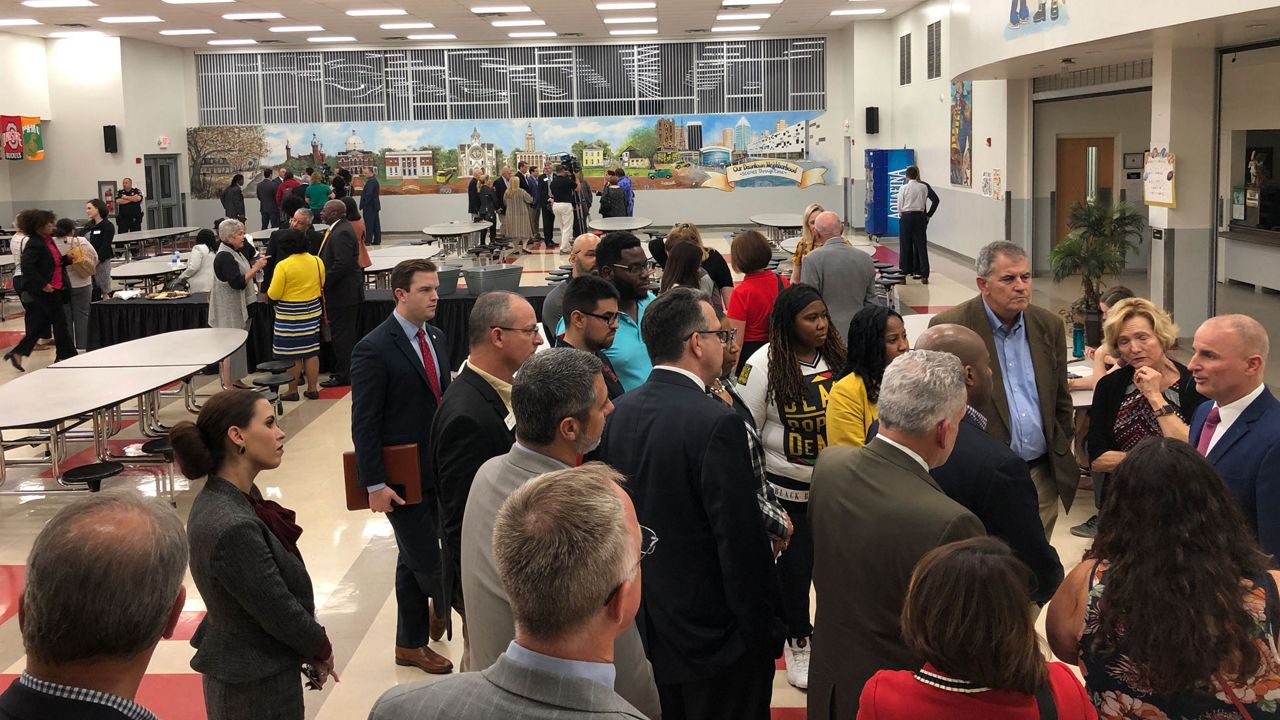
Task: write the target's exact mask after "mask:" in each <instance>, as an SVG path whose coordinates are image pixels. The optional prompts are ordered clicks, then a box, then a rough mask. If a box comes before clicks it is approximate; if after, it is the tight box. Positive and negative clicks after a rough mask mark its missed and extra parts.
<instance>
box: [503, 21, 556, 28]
mask: <svg viewBox="0 0 1280 720" xmlns="http://www.w3.org/2000/svg"><path fill="white" fill-rule="evenodd" d="M492 24H493V26H494V27H537V26H539V25H546V24H547V21H546V20H494V21H493V23H492Z"/></svg>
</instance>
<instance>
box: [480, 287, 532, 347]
mask: <svg viewBox="0 0 1280 720" xmlns="http://www.w3.org/2000/svg"><path fill="white" fill-rule="evenodd" d="M523 299H524V298H521V297H520V296H519V295H517V294H515V293H513V292H508V291H506V290H494V291H492V292H487V293H485V294H483V295H481V296H480V297H478V298H476V304H475V305H473V306H472V307H471V314H470V315H468V316H467V345H468V346H469V347H476V346H478V345H483V344H484V343H485V341H486V340H487V338H488V337H489V331H490V330H492V329H493V328H496V327H511V317H512V315H513V314H514V313H513V312H512V303H514V302H515V301H516V300H523Z"/></svg>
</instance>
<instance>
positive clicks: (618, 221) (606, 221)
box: [587, 216, 653, 232]
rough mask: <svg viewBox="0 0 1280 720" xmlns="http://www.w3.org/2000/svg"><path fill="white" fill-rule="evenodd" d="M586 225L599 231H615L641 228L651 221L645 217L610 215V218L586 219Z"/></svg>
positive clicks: (647, 225) (651, 222)
mask: <svg viewBox="0 0 1280 720" xmlns="http://www.w3.org/2000/svg"><path fill="white" fill-rule="evenodd" d="M587 224H588V225H590V226H591V229H592V230H599V231H600V232H616V231H624V230H625V231H635V230H643V229H645V228H647V227H649V226H650V225H652V224H653V221H652V220H650V219H649V218H647V217H639V216H637V217H611V218H593V219H592V220H590V221H588V223H587Z"/></svg>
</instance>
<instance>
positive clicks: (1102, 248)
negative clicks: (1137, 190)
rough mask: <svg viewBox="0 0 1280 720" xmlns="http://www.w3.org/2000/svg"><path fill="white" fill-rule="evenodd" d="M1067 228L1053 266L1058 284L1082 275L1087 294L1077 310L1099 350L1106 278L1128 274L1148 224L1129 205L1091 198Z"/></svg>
mask: <svg viewBox="0 0 1280 720" xmlns="http://www.w3.org/2000/svg"><path fill="white" fill-rule="evenodd" d="M1067 227H1068V228H1070V230H1071V232H1069V233H1068V234H1067V236H1066V237H1065V238H1063V239H1062V241H1061V242H1059V243H1058V244H1057V246H1056V247H1054V248H1053V250H1052V251H1050V253H1049V267H1050V269H1052V271H1053V279H1054V281H1055V282H1062V281H1063V280H1066V279H1067V278H1069V277H1071V276H1072V275H1077V274H1078V275H1079V276H1080V286H1081V289H1082V290H1083V291H1084V295H1083V296H1082V297H1081V298H1080V300H1079V301H1078V302H1077V304H1076V305H1075V306H1073V309H1074V308H1078V309H1080V310H1081V311H1082V314H1083V315H1084V331H1085V342H1087V343H1088V344H1089V345H1092V346H1094V347H1097V346H1098V345H1099V344H1100V342H1101V335H1102V312H1101V310H1099V309H1098V297H1099V296H1100V295H1101V292H1102V287H1103V285H1102V279H1103V278H1104V277H1105V276H1107V275H1118V274H1120V273H1121V272H1124V267H1125V263H1126V262H1127V261H1128V257H1129V253H1130V252H1135V253H1136V252H1137V251H1138V243H1139V242H1141V241H1142V237H1143V230H1144V229H1145V228H1146V223H1145V222H1144V221H1143V219H1142V216H1141V215H1139V214H1138V212H1137V210H1136V209H1135V208H1134V207H1133V206H1132V205H1130V204H1128V203H1118V204H1116V205H1109V204H1103V203H1101V202H1098V201H1097V200H1095V199H1090V200H1085V201H1083V202H1078V203H1076V204H1075V205H1073V206H1072V207H1071V215H1070V216H1069V217H1068V219H1067Z"/></svg>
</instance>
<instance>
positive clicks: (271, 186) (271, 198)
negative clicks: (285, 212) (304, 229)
mask: <svg viewBox="0 0 1280 720" xmlns="http://www.w3.org/2000/svg"><path fill="white" fill-rule="evenodd" d="M278 187H280V178H278V177H271V178H263V179H262V180H259V181H258V185H257V189H256V193H257V195H258V211H259V212H264V213H277V212H280V208H279V207H278V206H277V205H276V188H278Z"/></svg>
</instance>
